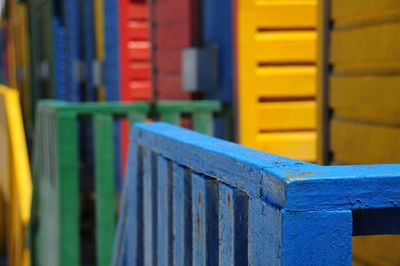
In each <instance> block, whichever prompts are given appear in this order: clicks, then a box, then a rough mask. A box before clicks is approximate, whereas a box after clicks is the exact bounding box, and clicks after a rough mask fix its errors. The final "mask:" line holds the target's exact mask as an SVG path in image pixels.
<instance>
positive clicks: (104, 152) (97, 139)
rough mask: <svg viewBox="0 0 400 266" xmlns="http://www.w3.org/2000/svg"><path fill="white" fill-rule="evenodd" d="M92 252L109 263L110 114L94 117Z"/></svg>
mask: <svg viewBox="0 0 400 266" xmlns="http://www.w3.org/2000/svg"><path fill="white" fill-rule="evenodd" d="M94 144H95V189H96V251H97V254H96V255H97V262H98V264H99V265H104V266H105V265H109V264H110V263H111V258H112V245H113V237H114V223H115V217H114V213H115V211H114V206H115V205H114V204H115V199H114V198H115V195H114V191H115V188H114V180H115V178H114V143H113V118H112V116H111V115H110V114H96V115H95V116H94Z"/></svg>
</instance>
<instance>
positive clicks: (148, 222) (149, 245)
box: [143, 150, 157, 265]
mask: <svg viewBox="0 0 400 266" xmlns="http://www.w3.org/2000/svg"><path fill="white" fill-rule="evenodd" d="M156 156H157V155H156V154H155V153H153V152H152V151H151V150H143V157H144V172H143V219H144V221H145V222H144V223H143V229H144V235H143V242H144V246H143V249H144V264H145V265H155V264H156V258H157V241H156V236H157V187H156V186H157V157H156ZM153 263H154V264H153Z"/></svg>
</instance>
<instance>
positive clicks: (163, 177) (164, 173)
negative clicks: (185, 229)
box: [157, 155, 173, 266]
mask: <svg viewBox="0 0 400 266" xmlns="http://www.w3.org/2000/svg"><path fill="white" fill-rule="evenodd" d="M157 167H158V168H157V175H158V178H157V193H158V194H157V232H158V235H157V262H158V265H160V266H161V265H171V266H172V265H173V264H172V254H173V253H172V241H173V235H172V164H171V163H170V162H169V161H168V160H167V159H165V158H164V157H162V156H160V155H159V156H158V158H157Z"/></svg>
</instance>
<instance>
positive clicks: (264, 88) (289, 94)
mask: <svg viewBox="0 0 400 266" xmlns="http://www.w3.org/2000/svg"><path fill="white" fill-rule="evenodd" d="M316 73H317V70H316V67H315V66H267V67H259V68H257V70H256V75H255V77H254V84H255V87H254V90H256V92H257V95H258V96H259V97H260V98H274V99H275V98H280V97H282V98H302V97H313V96H315V92H316V84H315V79H316Z"/></svg>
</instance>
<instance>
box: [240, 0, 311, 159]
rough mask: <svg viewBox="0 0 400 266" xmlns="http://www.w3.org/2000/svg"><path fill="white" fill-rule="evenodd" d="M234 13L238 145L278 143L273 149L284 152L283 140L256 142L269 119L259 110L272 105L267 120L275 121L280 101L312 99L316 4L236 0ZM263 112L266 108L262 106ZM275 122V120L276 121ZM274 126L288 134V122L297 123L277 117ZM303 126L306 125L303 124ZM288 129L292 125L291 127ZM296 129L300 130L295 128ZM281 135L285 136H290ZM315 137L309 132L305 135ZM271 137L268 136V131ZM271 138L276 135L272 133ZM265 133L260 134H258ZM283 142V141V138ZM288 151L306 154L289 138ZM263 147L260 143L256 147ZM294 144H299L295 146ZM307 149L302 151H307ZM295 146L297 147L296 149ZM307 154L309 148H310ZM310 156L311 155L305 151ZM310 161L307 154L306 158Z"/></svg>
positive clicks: (287, 142) (279, 0) (253, 145)
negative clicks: (276, 108)
mask: <svg viewBox="0 0 400 266" xmlns="http://www.w3.org/2000/svg"><path fill="white" fill-rule="evenodd" d="M237 10H238V13H237V27H236V28H237V35H236V36H237V49H238V50H237V51H238V55H237V66H238V81H237V87H238V110H239V112H238V117H239V138H240V143H241V144H244V145H247V146H250V147H254V148H257V149H263V147H264V146H265V145H269V143H268V141H271V143H270V144H271V145H274V143H279V144H278V145H277V146H275V147H281V148H279V149H281V150H285V141H282V139H281V141H279V142H277V139H275V138H273V137H272V136H276V135H271V137H270V138H267V139H266V140H264V141H262V142H260V141H259V132H260V129H262V128H260V126H264V125H267V126H265V129H262V130H276V127H275V129H271V127H270V125H269V121H270V120H264V119H262V117H263V116H264V114H262V112H264V111H265V110H263V111H261V110H259V109H258V106H261V105H260V103H259V102H260V101H262V102H263V103H262V106H269V104H271V100H272V99H273V100H272V105H271V108H270V109H269V111H270V112H271V116H274V117H277V114H278V112H276V111H274V106H276V105H275V104H276V102H277V101H279V97H283V98H284V99H283V100H284V101H290V100H294V101H296V100H297V101H299V100H300V99H301V100H310V98H311V97H313V95H314V94H315V67H314V65H313V64H314V62H315V57H316V55H315V53H316V50H315V49H316V34H315V30H314V29H315V25H316V1H315V0H303V1H301V0H296V1H287V0H277V1H275V0H273V1H262V0H258V1H249V0H238V9H237ZM266 108H267V107H266ZM274 119H275V118H274ZM276 120H277V121H279V123H278V124H277V125H278V127H280V128H281V127H282V125H283V128H284V130H285V131H286V130H288V126H287V125H288V124H289V125H290V124H292V125H293V123H294V122H295V123H296V122H297V123H302V122H304V121H302V122H300V121H296V120H295V119H294V120H292V121H290V120H287V121H285V119H284V118H283V119H279V118H276ZM306 123H307V122H306ZM290 127H291V126H290ZM294 130H295V131H298V130H300V129H299V128H295V129H294ZM291 133H293V134H297V133H300V132H284V133H282V134H284V136H287V134H289V136H293V135H290V134H291ZM307 133H310V134H313V132H307ZM268 134H269V133H268ZM271 134H275V133H271ZM262 135H264V133H263V134H262ZM314 135H315V134H314ZM284 139H285V138H284ZM286 140H287V141H286V145H287V146H286V148H287V149H288V150H291V149H292V150H295V151H297V152H291V153H290V154H291V155H293V156H294V155H296V154H300V155H301V156H302V157H301V158H298V159H303V158H306V157H307V156H303V155H304V154H303V153H304V151H301V152H299V149H298V148H297V149H296V148H292V147H296V145H295V146H293V145H292V141H291V138H286ZM260 143H262V145H261V144H260ZM297 146H298V145H297ZM305 146H306V145H303V146H302V147H304V148H305ZM298 147H299V146H298ZM309 149H310V150H311V149H312V147H309ZM309 152H310V151H309ZM295 158H296V157H295ZM307 158H308V159H309V158H310V157H309V156H308V157H307Z"/></svg>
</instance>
